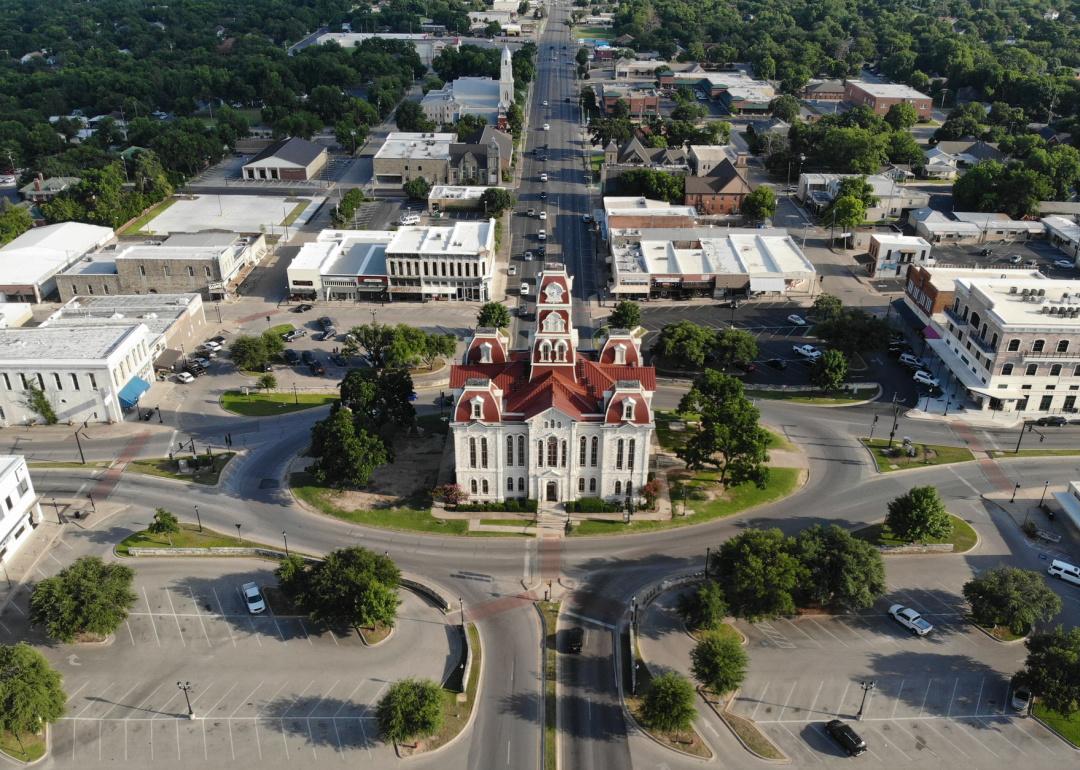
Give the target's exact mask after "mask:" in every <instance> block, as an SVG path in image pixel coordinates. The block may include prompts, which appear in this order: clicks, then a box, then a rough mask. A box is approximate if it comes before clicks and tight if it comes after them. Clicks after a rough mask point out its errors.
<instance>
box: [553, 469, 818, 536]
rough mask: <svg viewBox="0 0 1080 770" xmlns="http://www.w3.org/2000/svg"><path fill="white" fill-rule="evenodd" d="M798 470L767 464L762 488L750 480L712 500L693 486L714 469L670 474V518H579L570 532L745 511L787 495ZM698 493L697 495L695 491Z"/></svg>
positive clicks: (623, 529) (645, 528)
mask: <svg viewBox="0 0 1080 770" xmlns="http://www.w3.org/2000/svg"><path fill="white" fill-rule="evenodd" d="M800 473H801V471H800V470H799V469H798V468H770V469H769V483H768V484H766V486H765V488H764V489H758V488H757V487H756V486H754V485H753V484H743V485H742V486H739V487H735V488H733V489H731V490H729V491H728V493H727V495H726V496H724V497H719V498H716V499H713V500H694V499H693V498H694V496H695V493H694V490H695V489H702V490H703V489H705V488H706V487H711V486H713V485H714V484H715V483H716V479H717V478H718V476H719V474H718V473H717V472H716V471H696V472H694V473H692V474H691V475H690V477H689V478H688V479H687V480H685V481H679V480H677V479H675V478H670V495H671V500H672V506H673V507H674V508H675V511H676V515H675V517H674V518H673V519H665V520H661V521H644V520H640V521H634V522H633V523H631V524H630V525H626V524H623V523H622V521H621V520H619V521H583V522H581V523H579V524H575V525H574V529H573V530H572V531H571V535H572V536H583V535H622V534H633V533H638V532H651V531H653V530H658V529H671V528H672V527H685V526H688V525H690V524H701V523H703V522H706V521H711V520H712V519H718V518H722V517H724V516H731V515H732V514H735V513H739V512H740V511H745V510H746V509H747V508H753V507H754V506H757V505H763V504H765V503H771V502H773V501H775V500H779V499H780V498H782V497H787V496H788V495H790V494H791V493H792V492H794V491H795V488H796V486H798V483H799V475H800ZM683 484H685V485H686V487H687V500H686V505H687V508H688V509H689V511H688V515H686V516H682V515H680V514H682V505H683V501H682V497H681V493H682V486H683ZM698 496H701V494H700V493H698Z"/></svg>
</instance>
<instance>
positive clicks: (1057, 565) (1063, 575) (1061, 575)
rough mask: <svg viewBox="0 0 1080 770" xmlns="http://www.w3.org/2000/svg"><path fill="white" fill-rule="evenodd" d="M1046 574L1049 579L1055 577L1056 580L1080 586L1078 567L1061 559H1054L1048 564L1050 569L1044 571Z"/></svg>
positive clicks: (1079, 570) (1079, 569)
mask: <svg viewBox="0 0 1080 770" xmlns="http://www.w3.org/2000/svg"><path fill="white" fill-rule="evenodd" d="M1046 573H1047V574H1048V575H1050V577H1056V578H1057V579H1058V580H1064V581H1065V582H1066V583H1072V584H1073V585H1077V586H1080V567H1077V566H1076V565H1075V564H1069V562H1067V561H1062V560H1061V559H1054V560H1053V561H1052V562H1050V567H1049V568H1048V569H1047V570H1046Z"/></svg>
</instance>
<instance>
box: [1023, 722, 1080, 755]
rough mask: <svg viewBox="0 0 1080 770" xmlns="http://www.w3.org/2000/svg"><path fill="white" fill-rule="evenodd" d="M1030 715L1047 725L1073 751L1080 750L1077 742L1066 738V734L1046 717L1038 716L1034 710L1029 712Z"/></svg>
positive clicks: (1041, 723) (1044, 725)
mask: <svg viewBox="0 0 1080 770" xmlns="http://www.w3.org/2000/svg"><path fill="white" fill-rule="evenodd" d="M1028 716H1030V717H1031V718H1032V719H1034V720H1035V721H1036V722H1038V723H1039V724H1040V725H1042V726H1043V727H1045V728H1046V729H1047V730H1048V731H1049V732H1050V733H1051V734H1052V735H1055V736H1057V737H1058V738H1059V739H1060V740H1061V742H1062V743H1064V744H1065V745H1066V746H1068V747H1069V748H1070V749H1072V750H1073V751H1080V746H1077V745H1076V744H1075V743H1073V742H1072V741H1070V740H1069V739H1068V738H1066V737H1065V736H1064V735H1062V734H1061V733H1059V732H1058V731H1057V730H1055V729H1054V728H1053V727H1051V726H1050V725H1049V724H1048V723H1047V722H1046V721H1045V720H1044V719H1042V717H1038V716H1036V715H1035V713H1034V712H1029V714H1028Z"/></svg>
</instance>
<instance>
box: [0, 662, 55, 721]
mask: <svg viewBox="0 0 1080 770" xmlns="http://www.w3.org/2000/svg"><path fill="white" fill-rule="evenodd" d="M0 672H2V676H0V730H3V731H7V732H11V733H14V734H15V735H16V737H17V736H19V735H20V734H22V735H25V734H26V733H36V732H39V731H40V730H41V728H42V726H43V725H44V724H48V723H50V722H55V721H56V720H57V719H59V718H60V717H62V716H63V715H64V705H65V704H66V703H67V695H66V694H65V693H64V689H63V687H62V686H61V679H60V674H59V673H57V671H56V670H55V669H54V668H53V667H52V666H51V665H49V661H47V660H46V659H45V656H44V655H42V654H41V653H40V652H38V651H37V650H35V649H34V648H33V647H31V646H30V645H28V644H27V643H26V642H19V643H18V644H15V645H6V644H4V645H0Z"/></svg>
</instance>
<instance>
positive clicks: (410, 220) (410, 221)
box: [398, 214, 420, 225]
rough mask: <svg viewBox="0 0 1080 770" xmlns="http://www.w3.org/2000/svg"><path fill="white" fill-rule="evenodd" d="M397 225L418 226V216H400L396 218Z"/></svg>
mask: <svg viewBox="0 0 1080 770" xmlns="http://www.w3.org/2000/svg"><path fill="white" fill-rule="evenodd" d="M398 224H399V225H418V224H420V215H419V214H402V215H401V216H400V217H399V218H398Z"/></svg>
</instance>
